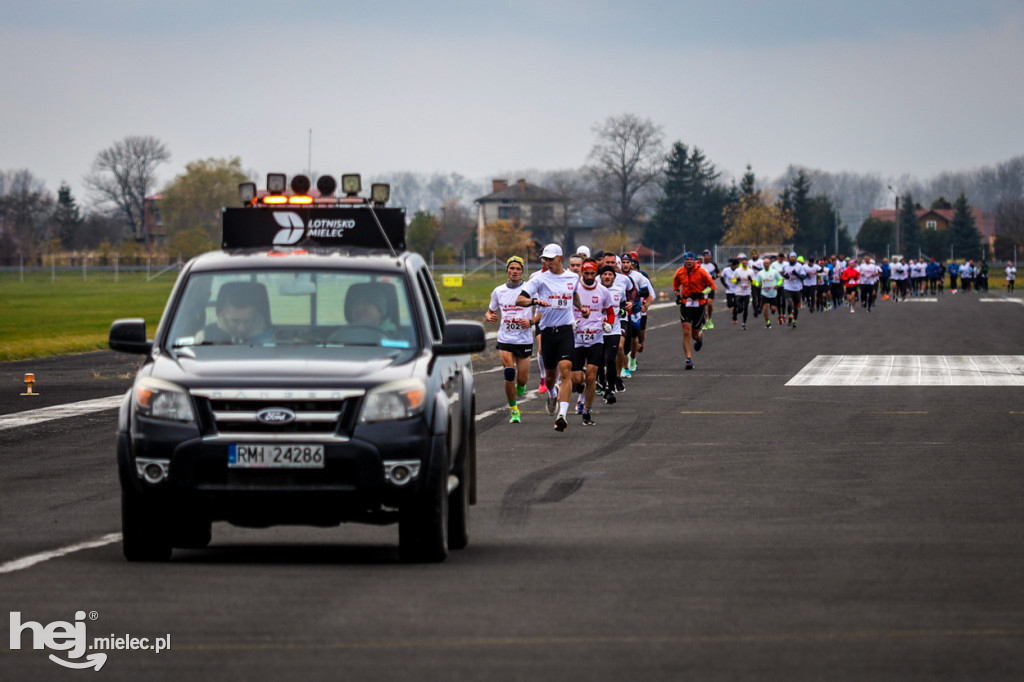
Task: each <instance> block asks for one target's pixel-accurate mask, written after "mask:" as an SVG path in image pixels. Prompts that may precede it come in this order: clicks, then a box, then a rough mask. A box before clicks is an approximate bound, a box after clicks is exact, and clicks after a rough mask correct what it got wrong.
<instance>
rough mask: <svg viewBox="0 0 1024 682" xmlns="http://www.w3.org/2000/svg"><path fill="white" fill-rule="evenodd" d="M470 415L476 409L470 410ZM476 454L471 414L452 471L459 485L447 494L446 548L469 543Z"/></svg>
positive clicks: (463, 547) (474, 428)
mask: <svg viewBox="0 0 1024 682" xmlns="http://www.w3.org/2000/svg"><path fill="white" fill-rule="evenodd" d="M470 414H471V415H475V414H476V409H475V406H474V409H472V410H470ZM475 456H476V423H475V419H474V418H473V417H472V416H471V417H470V422H469V428H468V429H466V436H465V437H464V438H463V439H462V452H461V453H460V455H459V457H458V459H457V460H456V462H455V471H453V472H452V473H453V474H454V475H455V477H456V478H458V479H459V485H458V486H457V487H456V488H455V490H453V491H452V493H451V495H449V496H448V548H449V549H465V548H466V546H467V545H468V544H469V505H470V503H471V502H472V494H473V460H474V458H475Z"/></svg>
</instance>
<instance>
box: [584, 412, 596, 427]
mask: <svg viewBox="0 0 1024 682" xmlns="http://www.w3.org/2000/svg"><path fill="white" fill-rule="evenodd" d="M595 423H596V422H595V421H594V418H593V417H591V416H590V410H587V411H586V412H584V413H583V425H584V426H593V425H594V424H595Z"/></svg>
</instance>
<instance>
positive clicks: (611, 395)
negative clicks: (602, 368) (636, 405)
mask: <svg viewBox="0 0 1024 682" xmlns="http://www.w3.org/2000/svg"><path fill="white" fill-rule="evenodd" d="M604 402H605V404H606V405H614V404H615V391H608V392H607V393H605V394H604Z"/></svg>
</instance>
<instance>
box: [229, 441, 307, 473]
mask: <svg viewBox="0 0 1024 682" xmlns="http://www.w3.org/2000/svg"><path fill="white" fill-rule="evenodd" d="M228 468H231V469H323V468H324V446H323V445H288V444H281V445H272V444H269V443H246V444H241V443H239V444H237V445H231V446H230V447H229V448H228Z"/></svg>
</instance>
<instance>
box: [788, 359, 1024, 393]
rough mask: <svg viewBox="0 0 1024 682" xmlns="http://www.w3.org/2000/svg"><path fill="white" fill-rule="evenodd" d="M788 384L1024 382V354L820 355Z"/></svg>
mask: <svg viewBox="0 0 1024 682" xmlns="http://www.w3.org/2000/svg"><path fill="white" fill-rule="evenodd" d="M786 386H1024V355H819V356H818V357H816V358H814V360H812V361H811V362H809V363H807V365H806V366H805V367H804V368H803V369H802V370H800V372H798V373H797V375H796V376H794V377H793V378H792V379H790V380H789V381H788V382H786Z"/></svg>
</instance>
